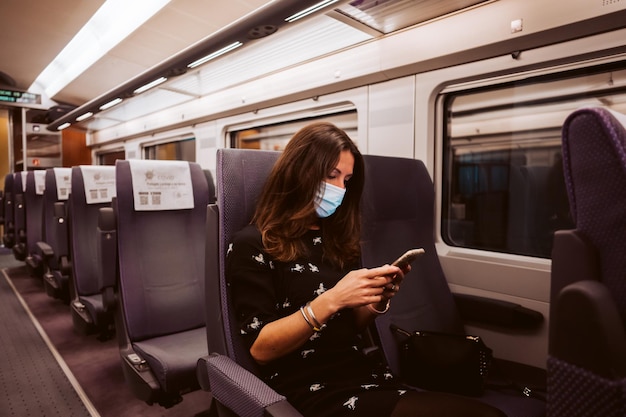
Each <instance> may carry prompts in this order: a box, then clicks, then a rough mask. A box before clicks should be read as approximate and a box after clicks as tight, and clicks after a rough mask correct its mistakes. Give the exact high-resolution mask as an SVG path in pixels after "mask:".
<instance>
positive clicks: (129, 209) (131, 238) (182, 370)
mask: <svg viewBox="0 0 626 417" xmlns="http://www.w3.org/2000/svg"><path fill="white" fill-rule="evenodd" d="M116 184H117V197H116V199H115V200H114V203H113V208H114V217H115V222H116V228H115V232H116V236H117V241H118V244H117V248H118V254H117V256H118V262H119V278H118V288H117V312H118V316H117V319H116V332H117V334H118V341H119V345H120V356H121V360H122V368H123V370H124V375H125V379H126V381H127V383H128V385H129V386H130V388H131V390H132V392H133V393H134V394H135V396H137V397H138V398H140V399H141V400H143V401H145V402H146V403H148V404H153V403H158V404H160V405H161V406H163V407H166V408H168V407H171V406H173V405H175V404H177V403H178V402H180V401H182V399H183V395H184V394H186V393H189V392H192V391H195V390H197V389H199V385H198V380H197V378H196V372H195V369H196V362H197V361H198V359H199V358H200V357H203V356H206V355H207V353H208V349H207V338H206V327H205V313H204V307H205V306H204V297H203V294H204V256H205V250H204V247H205V240H206V239H205V236H204V233H205V224H206V208H207V205H208V203H209V200H210V195H209V194H210V193H209V187H208V181H207V176H206V173H205V172H203V170H202V169H201V167H200V165H198V164H196V163H191V162H185V161H148V160H141V161H140V160H132V161H121V160H118V161H117V162H116ZM101 228H102V229H103V230H105V229H108V227H105V225H103V224H102V225H101Z"/></svg>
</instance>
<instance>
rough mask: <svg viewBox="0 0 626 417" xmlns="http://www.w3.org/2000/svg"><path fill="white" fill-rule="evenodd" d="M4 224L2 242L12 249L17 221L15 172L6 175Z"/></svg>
mask: <svg viewBox="0 0 626 417" xmlns="http://www.w3.org/2000/svg"><path fill="white" fill-rule="evenodd" d="M2 206H3V211H4V213H3V216H2V218H3V223H2V224H3V226H4V231H3V234H2V244H3V245H4V247H6V248H8V249H11V248H13V245H14V244H15V223H14V219H13V174H12V173H10V174H7V175H6V176H5V177H4V198H3V205H2Z"/></svg>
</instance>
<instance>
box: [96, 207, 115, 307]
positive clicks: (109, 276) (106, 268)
mask: <svg viewBox="0 0 626 417" xmlns="http://www.w3.org/2000/svg"><path fill="white" fill-rule="evenodd" d="M97 235H98V238H97V239H98V240H97V244H98V253H99V256H100V275H99V277H98V287H99V289H100V292H101V293H102V299H103V300H102V301H103V304H104V309H105V310H106V311H113V309H114V308H115V305H116V304H117V300H116V295H115V293H116V290H117V224H116V219H115V212H114V211H113V208H111V207H103V208H101V209H100V210H98V229H97Z"/></svg>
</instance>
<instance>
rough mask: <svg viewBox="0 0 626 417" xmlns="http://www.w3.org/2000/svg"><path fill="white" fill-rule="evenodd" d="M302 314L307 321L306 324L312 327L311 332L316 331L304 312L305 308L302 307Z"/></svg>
mask: <svg viewBox="0 0 626 417" xmlns="http://www.w3.org/2000/svg"><path fill="white" fill-rule="evenodd" d="M300 313H302V317H304V321H306V324H308V325H309V326H310V327H311V330H313V331H315V326H313V323H311V320H309V318H308V317H307V315H306V313H305V312H304V306H302V307H300Z"/></svg>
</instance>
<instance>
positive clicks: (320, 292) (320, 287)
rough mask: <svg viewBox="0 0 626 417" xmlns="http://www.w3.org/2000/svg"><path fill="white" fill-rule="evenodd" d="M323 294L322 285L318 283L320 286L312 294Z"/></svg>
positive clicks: (324, 290)
mask: <svg viewBox="0 0 626 417" xmlns="http://www.w3.org/2000/svg"><path fill="white" fill-rule="evenodd" d="M324 292H326V288H325V287H324V283H323V282H320V286H319V287H317V289H316V290H315V291H313V294H317V295H322V294H323V293H324Z"/></svg>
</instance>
